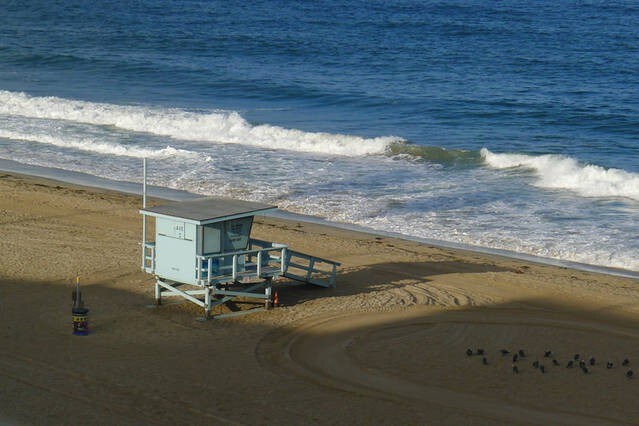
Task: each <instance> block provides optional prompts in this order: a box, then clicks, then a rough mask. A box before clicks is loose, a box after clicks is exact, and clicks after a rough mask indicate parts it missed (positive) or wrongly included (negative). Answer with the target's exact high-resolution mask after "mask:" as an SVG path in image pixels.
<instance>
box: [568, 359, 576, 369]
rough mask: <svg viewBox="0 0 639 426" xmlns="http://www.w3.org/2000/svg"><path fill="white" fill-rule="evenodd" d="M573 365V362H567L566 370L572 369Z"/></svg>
mask: <svg viewBox="0 0 639 426" xmlns="http://www.w3.org/2000/svg"><path fill="white" fill-rule="evenodd" d="M574 365H575V361H573V360H570V361H568V364H566V368H572V367H573V366H574Z"/></svg>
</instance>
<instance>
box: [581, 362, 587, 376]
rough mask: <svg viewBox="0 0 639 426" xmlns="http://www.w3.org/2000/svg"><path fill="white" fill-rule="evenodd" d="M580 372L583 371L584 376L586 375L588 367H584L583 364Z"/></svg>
mask: <svg viewBox="0 0 639 426" xmlns="http://www.w3.org/2000/svg"><path fill="white" fill-rule="evenodd" d="M581 371H583V372H584V374H588V367H586V365H585V364H584V365H583V366H582V367H581Z"/></svg>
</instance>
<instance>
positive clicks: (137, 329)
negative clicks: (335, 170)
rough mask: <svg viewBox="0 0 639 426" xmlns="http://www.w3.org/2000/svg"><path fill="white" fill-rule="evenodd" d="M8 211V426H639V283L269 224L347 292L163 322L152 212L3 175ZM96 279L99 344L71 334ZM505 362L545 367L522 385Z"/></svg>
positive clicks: (0, 380)
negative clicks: (146, 241)
mask: <svg viewBox="0 0 639 426" xmlns="http://www.w3.org/2000/svg"><path fill="white" fill-rule="evenodd" d="M0 194H2V196H0V226H2V231H3V238H2V239H0V252H2V253H3V256H1V257H0V324H2V326H1V327H0V389H3V393H2V398H0V412H1V413H3V414H4V415H6V416H9V418H10V419H11V420H12V421H14V422H15V423H16V424H64V423H65V422H68V419H69V418H82V419H83V420H85V421H87V422H91V423H92V424H98V425H102V424H104V425H110V424H123V425H129V424H131V425H138V424H159V425H164V424H166V425H175V424H194V425H195V424H211V423H214V424H220V423H230V424H247V423H250V424H255V423H269V424H270V423H277V424H299V423H322V424H324V423H328V424H371V423H392V424H451V425H452V424H468V425H475V424H476V425H479V424H481V425H486V424H495V425H498V424H504V423H511V424H518V423H525V424H530V423H531V421H530V420H531V419H536V420H535V421H532V423H537V424H564V423H567V424H579V425H584V424H602V423H604V424H606V423H610V424H616V423H618V422H629V421H632V420H634V419H636V418H639V407H638V406H637V405H636V403H635V401H634V398H633V396H634V395H635V394H636V386H637V385H639V382H638V381H637V380H636V379H628V378H627V377H626V376H625V375H626V374H627V373H626V371H627V369H628V368H636V365H639V349H638V348H639V345H638V344H637V343H638V342H639V332H637V331H636V330H637V324H639V304H638V303H637V301H639V286H637V280H636V279H630V278H622V277H615V276H612V275H604V274H598V273H597V274H596V273H592V272H584V271H576V270H574V269H568V268H564V267H556V266H549V265H541V264H538V263H531V262H526V261H521V260H515V259H512V258H506V257H503V256H498V255H491V254H480V253H476V252H470V251H465V250H459V249H447V248H442V247H436V246H431V245H428V244H422V243H419V242H414V241H408V240H405V239H398V238H391V237H383V236H379V235H376V234H370V233H363V232H358V231H349V230H344V229H340V228H336V227H332V226H326V225H321V224H314V223H308V222H303V221H298V220H289V219H281V218H273V217H265V216H263V217H256V220H255V222H254V224H253V229H252V236H253V237H254V238H257V239H263V240H267V241H277V242H281V243H285V244H287V245H288V246H289V247H291V249H292V250H296V251H301V252H304V253H308V254H311V255H314V256H318V257H322V258H326V259H331V260H335V261H338V262H341V264H342V266H341V267H340V268H339V269H338V276H337V286H336V287H335V288H320V287H315V286H310V285H303V284H300V283H295V282H290V281H288V280H286V279H282V280H278V281H276V282H275V283H274V288H275V289H276V291H278V292H279V300H280V303H281V306H280V307H278V308H275V309H272V310H268V311H262V312H255V313H252V314H251V315H243V316H238V317H233V318H226V319H219V320H218V319H212V320H210V321H198V318H199V317H201V315H202V310H201V308H199V307H197V306H196V305H195V304H193V303H190V302H188V301H184V300H179V299H173V300H167V301H166V303H163V304H162V305H161V306H155V305H154V304H153V301H154V278H153V276H151V275H149V274H146V273H144V272H142V271H141V269H140V245H139V242H140V236H141V222H142V220H141V217H140V214H139V213H138V210H139V208H140V197H139V195H131V194H124V193H122V192H117V191H113V190H108V189H96V188H89V187H86V186H81V185H75V184H63V183H60V182H59V181H54V180H51V179H44V178H39V177H33V176H24V175H17V174H3V175H0ZM149 201H151V203H155V202H157V201H158V199H151V200H149ZM77 276H79V277H80V280H81V285H82V294H83V300H84V302H85V306H86V307H87V308H88V309H89V329H90V333H89V335H88V336H83V337H76V336H73V335H72V332H71V331H72V327H71V312H70V311H71V305H72V302H71V297H70V296H71V292H72V290H73V289H74V286H75V278H76V277H77ZM239 309H242V305H241V301H240V302H239V303H238V305H236V306H225V307H216V308H215V311H214V312H213V314H214V315H215V314H219V313H225V312H229V311H234V310H235V311H236V310H239ZM469 348H472V350H473V351H476V349H477V348H483V349H484V350H485V351H486V352H485V356H486V357H487V360H486V361H485V362H482V357H481V356H479V357H478V356H468V355H466V351H467V350H468V349H469ZM503 348H508V349H509V350H511V351H516V350H518V349H525V350H526V352H527V353H528V354H529V355H528V356H529V358H527V359H523V360H522V361H521V362H520V363H519V368H520V369H521V370H520V373H518V374H513V372H512V370H511V368H512V367H511V364H512V361H511V359H510V357H504V356H503V355H500V350H501V349H503ZM549 349H552V350H553V351H554V353H555V354H556V356H557V358H558V360H559V362H560V363H561V366H558V365H557V364H555V365H554V366H553V365H552V364H550V363H549V361H550V359H548V358H544V351H547V350H549ZM573 354H582V355H583V357H590V356H596V357H597V359H598V360H599V361H598V364H597V365H596V366H594V367H592V369H591V372H589V373H588V374H584V373H582V372H581V371H580V370H579V369H578V368H573V369H570V368H566V367H565V363H566V362H567V361H568V359H572V357H573ZM624 358H629V359H630V366H629V367H625V366H622V360H623V359H624ZM535 359H538V360H539V361H540V362H543V363H545V365H546V366H547V368H548V369H547V371H546V372H545V373H544V374H542V373H540V371H539V370H535V369H534V368H533V367H532V366H531V363H532V362H533V361H534V360H535ZM608 360H610V361H613V362H614V363H615V368H613V369H607V368H606V364H605V363H606V361H608ZM601 389H606V396H607V398H601V397H600V395H601V394H600V391H601ZM558 394H561V395H562V397H561V398H557V395H558ZM211 395H214V396H215V398H211ZM309 401H312V403H310V404H309ZM583 401H589V404H583ZM611 401H614V403H613V402H611ZM247 402H250V403H247ZM398 405H399V406H401V407H402V409H400V410H398V409H397V408H398ZM613 407H614V410H613ZM524 412H525V413H527V414H526V418H525V419H524V420H520V418H521V417H520V415H519V414H516V415H514V414H513V413H524Z"/></svg>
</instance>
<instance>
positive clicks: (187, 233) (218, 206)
mask: <svg viewBox="0 0 639 426" xmlns="http://www.w3.org/2000/svg"><path fill="white" fill-rule="evenodd" d="M144 192H145V203H144V205H145V206H146V185H145V190H144ZM275 209H276V207H275V206H269V205H266V204H261V203H253V202H247V201H240V200H231V199H223V198H200V199H195V200H190V201H182V202H174V203H170V204H166V205H161V206H157V207H151V208H146V207H144V208H143V209H142V210H140V213H141V214H142V215H144V225H143V226H144V230H143V240H142V269H143V270H144V271H146V272H147V273H150V274H153V275H155V278H156V283H155V300H156V304H158V305H160V304H161V303H162V297H168V296H179V297H183V298H185V299H187V300H189V301H191V302H193V303H195V304H197V305H199V306H201V307H203V308H204V313H205V318H209V317H210V314H211V309H212V308H213V307H215V306H218V305H222V304H225V303H227V302H229V301H231V300H233V299H235V298H253V299H263V301H264V307H263V308H261V307H258V308H253V309H250V310H244V311H237V312H231V313H226V314H220V315H216V317H218V318H220V317H224V316H231V315H240V314H244V313H248V312H253V311H255V310H263V309H266V308H269V307H270V306H272V302H273V300H272V289H271V286H272V281H273V280H274V279H277V278H279V277H286V278H289V279H292V280H296V281H301V282H306V283H309V284H313V285H318V286H322V287H334V286H335V275H336V269H337V266H339V263H338V262H333V261H331V260H326V259H322V258H319V257H315V256H310V255H306V254H303V253H299V252H295V251H292V250H290V249H289V248H288V246H287V245H285V244H279V243H274V242H268V241H262V240H257V239H253V238H251V237H250V233H251V228H252V225H253V218H254V216H255V215H256V214H263V213H266V212H268V211H273V210H275ZM147 216H149V217H153V218H155V241H147V236H146V217H147Z"/></svg>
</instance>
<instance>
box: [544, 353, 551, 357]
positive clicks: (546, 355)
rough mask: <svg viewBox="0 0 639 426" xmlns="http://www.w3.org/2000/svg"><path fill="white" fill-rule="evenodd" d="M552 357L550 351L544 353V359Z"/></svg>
mask: <svg viewBox="0 0 639 426" xmlns="http://www.w3.org/2000/svg"><path fill="white" fill-rule="evenodd" d="M551 356H552V351H545V352H544V358H550V357H551Z"/></svg>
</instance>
